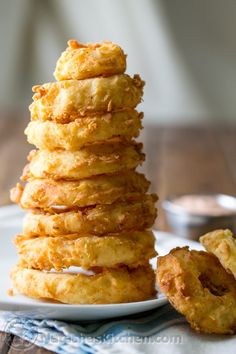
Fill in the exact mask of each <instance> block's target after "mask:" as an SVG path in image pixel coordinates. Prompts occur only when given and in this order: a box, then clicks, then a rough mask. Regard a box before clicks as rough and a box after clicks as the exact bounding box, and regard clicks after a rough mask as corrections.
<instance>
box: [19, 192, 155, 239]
mask: <svg viewBox="0 0 236 354" xmlns="http://www.w3.org/2000/svg"><path fill="white" fill-rule="evenodd" d="M156 200H157V197H156V195H154V194H151V195H143V196H142V199H140V200H136V201H132V202H131V201H130V202H129V203H127V202H126V201H125V202H116V203H114V204H112V205H96V206H93V207H88V208H83V209H79V210H77V211H69V212H62V213H56V214H50V213H45V212H41V213H40V212H37V211H36V212H33V213H28V214H27V215H26V217H25V219H24V223H23V233H24V234H25V235H28V236H53V237H54V236H61V235H68V234H75V233H77V234H80V235H81V234H94V235H105V234H108V233H119V232H122V231H130V230H143V229H146V228H149V227H151V226H152V224H153V222H154V220H155V218H156V213H157V210H156V208H155V202H156Z"/></svg>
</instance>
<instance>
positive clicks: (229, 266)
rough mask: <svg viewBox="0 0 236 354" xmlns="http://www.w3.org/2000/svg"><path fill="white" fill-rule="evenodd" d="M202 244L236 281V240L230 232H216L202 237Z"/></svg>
mask: <svg viewBox="0 0 236 354" xmlns="http://www.w3.org/2000/svg"><path fill="white" fill-rule="evenodd" d="M200 242H201V244H202V245H203V246H204V247H205V249H206V250H207V251H208V252H211V253H213V254H214V255H215V256H216V257H217V258H218V259H219V261H220V263H221V264H222V266H223V267H224V268H225V270H226V271H227V272H228V273H230V274H233V276H234V277H235V279H236V239H235V238H234V236H233V234H232V232H231V231H230V230H215V231H212V232H209V233H207V234H206V235H204V236H202V237H200Z"/></svg>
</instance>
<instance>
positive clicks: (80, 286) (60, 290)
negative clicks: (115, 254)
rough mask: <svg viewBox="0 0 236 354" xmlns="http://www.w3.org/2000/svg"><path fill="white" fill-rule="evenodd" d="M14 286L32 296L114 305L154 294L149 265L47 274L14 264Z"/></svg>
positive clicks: (142, 298)
mask: <svg viewBox="0 0 236 354" xmlns="http://www.w3.org/2000/svg"><path fill="white" fill-rule="evenodd" d="M11 279H12V282H13V286H14V288H15V289H16V290H17V291H19V292H20V293H22V294H24V295H26V296H30V297H32V298H36V299H48V300H57V301H60V302H62V303H66V304H115V303H122V302H135V301H143V300H147V299H151V298H153V297H154V296H155V293H156V291H155V281H154V272H153V269H151V267H150V266H146V267H138V268H136V269H131V270H128V269H127V268H125V267H123V268H117V269H104V270H103V272H101V273H97V274H95V275H90V276H89V275H84V274H69V273H47V272H41V271H38V270H33V269H25V268H22V267H20V266H18V267H15V268H14V269H13V270H12V272H11Z"/></svg>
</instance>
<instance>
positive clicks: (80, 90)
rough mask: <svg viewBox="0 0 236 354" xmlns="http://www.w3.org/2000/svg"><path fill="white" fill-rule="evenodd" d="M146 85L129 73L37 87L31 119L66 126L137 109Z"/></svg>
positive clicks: (31, 106) (35, 88) (51, 83)
mask: <svg viewBox="0 0 236 354" xmlns="http://www.w3.org/2000/svg"><path fill="white" fill-rule="evenodd" d="M143 86H144V82H143V81H142V80H141V78H140V77H139V76H138V75H135V76H134V77H133V78H131V77H130V76H129V75H126V74H122V75H114V76H110V77H97V78H94V79H86V80H67V81H59V82H50V83H47V84H44V85H42V86H34V87H33V91H34V92H36V93H35V94H34V96H33V100H34V102H33V103H32V104H31V105H30V107H29V108H30V112H31V118H32V120H35V119H36V120H37V119H39V120H42V121H45V120H55V121H58V122H60V123H63V122H68V120H69V121H70V120H74V119H77V118H78V117H79V116H84V115H89V114H101V113H105V112H111V111H118V110H124V109H127V108H135V107H136V106H137V104H138V103H139V102H140V101H141V98H142V95H143Z"/></svg>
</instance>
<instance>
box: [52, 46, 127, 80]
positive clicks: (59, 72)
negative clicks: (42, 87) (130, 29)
mask: <svg viewBox="0 0 236 354" xmlns="http://www.w3.org/2000/svg"><path fill="white" fill-rule="evenodd" d="M125 69H126V55H125V54H124V52H123V50H122V49H121V48H120V47H119V46H118V45H117V44H114V43H112V42H108V41H104V42H102V43H101V44H100V43H96V44H93V43H88V44H82V43H78V42H77V41H75V40H70V41H68V48H67V49H66V50H65V51H64V52H63V53H62V54H61V56H60V58H59V59H58V61H57V65H56V70H55V72H54V76H55V78H56V79H57V80H59V81H60V80H71V79H76V80H80V79H87V78H89V77H96V76H101V75H102V76H109V75H115V74H122V73H124V72H125Z"/></svg>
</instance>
